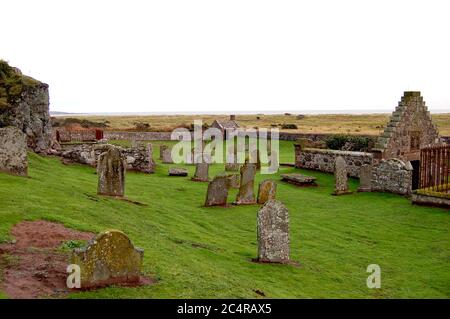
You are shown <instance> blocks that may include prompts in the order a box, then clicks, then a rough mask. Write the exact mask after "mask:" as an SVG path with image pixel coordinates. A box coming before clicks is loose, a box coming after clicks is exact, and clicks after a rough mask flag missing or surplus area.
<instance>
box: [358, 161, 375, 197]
mask: <svg viewBox="0 0 450 319" xmlns="http://www.w3.org/2000/svg"><path fill="white" fill-rule="evenodd" d="M371 180H372V165H370V164H364V165H363V166H361V170H360V171H359V187H358V192H370V191H371V188H372V187H371V183H372V182H371Z"/></svg>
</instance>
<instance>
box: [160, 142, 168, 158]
mask: <svg viewBox="0 0 450 319" xmlns="http://www.w3.org/2000/svg"><path fill="white" fill-rule="evenodd" d="M167 147H168V146H167V145H165V144H161V145H160V146H159V159H160V160H162V159H163V154H164V150H165V149H167Z"/></svg>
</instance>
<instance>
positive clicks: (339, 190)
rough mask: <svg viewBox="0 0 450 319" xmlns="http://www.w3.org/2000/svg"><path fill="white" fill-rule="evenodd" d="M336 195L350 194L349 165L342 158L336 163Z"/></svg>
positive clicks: (337, 158)
mask: <svg viewBox="0 0 450 319" xmlns="http://www.w3.org/2000/svg"><path fill="white" fill-rule="evenodd" d="M334 183H335V184H334V193H333V195H344V194H349V193H350V192H349V190H348V176H347V164H346V163H345V159H344V158H343V157H341V156H338V157H336V161H335V163H334Z"/></svg>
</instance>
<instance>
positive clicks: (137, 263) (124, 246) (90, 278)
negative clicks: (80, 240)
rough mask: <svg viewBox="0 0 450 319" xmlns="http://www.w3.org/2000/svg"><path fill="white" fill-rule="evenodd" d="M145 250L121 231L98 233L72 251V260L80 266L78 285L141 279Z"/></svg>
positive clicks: (137, 280) (116, 282)
mask: <svg viewBox="0 0 450 319" xmlns="http://www.w3.org/2000/svg"><path fill="white" fill-rule="evenodd" d="M143 257H144V251H143V250H142V249H140V248H136V247H134V245H133V244H132V243H131V241H130V239H129V238H128V236H127V235H125V234H124V233H123V232H121V231H118V230H109V231H105V232H103V233H100V234H99V235H97V236H96V237H95V238H94V239H92V240H91V241H90V242H89V243H88V245H87V246H86V247H85V248H77V249H75V250H74V251H73V252H72V257H71V263H72V264H75V265H78V266H79V267H80V270H81V289H86V288H95V287H102V286H106V285H113V284H136V283H139V282H140V276H141V270H142V261H143Z"/></svg>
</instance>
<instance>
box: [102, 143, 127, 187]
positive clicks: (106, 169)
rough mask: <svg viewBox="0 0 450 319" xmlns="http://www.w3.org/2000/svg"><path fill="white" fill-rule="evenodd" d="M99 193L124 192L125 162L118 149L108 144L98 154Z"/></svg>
mask: <svg viewBox="0 0 450 319" xmlns="http://www.w3.org/2000/svg"><path fill="white" fill-rule="evenodd" d="M97 175H98V189H97V193H98V194H99V195H107V196H123V195H124V192H125V163H124V159H123V157H122V154H121V152H120V149H119V148H117V147H114V146H110V147H109V149H108V150H107V151H106V152H104V153H102V154H100V156H99V158H98V163H97Z"/></svg>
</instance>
